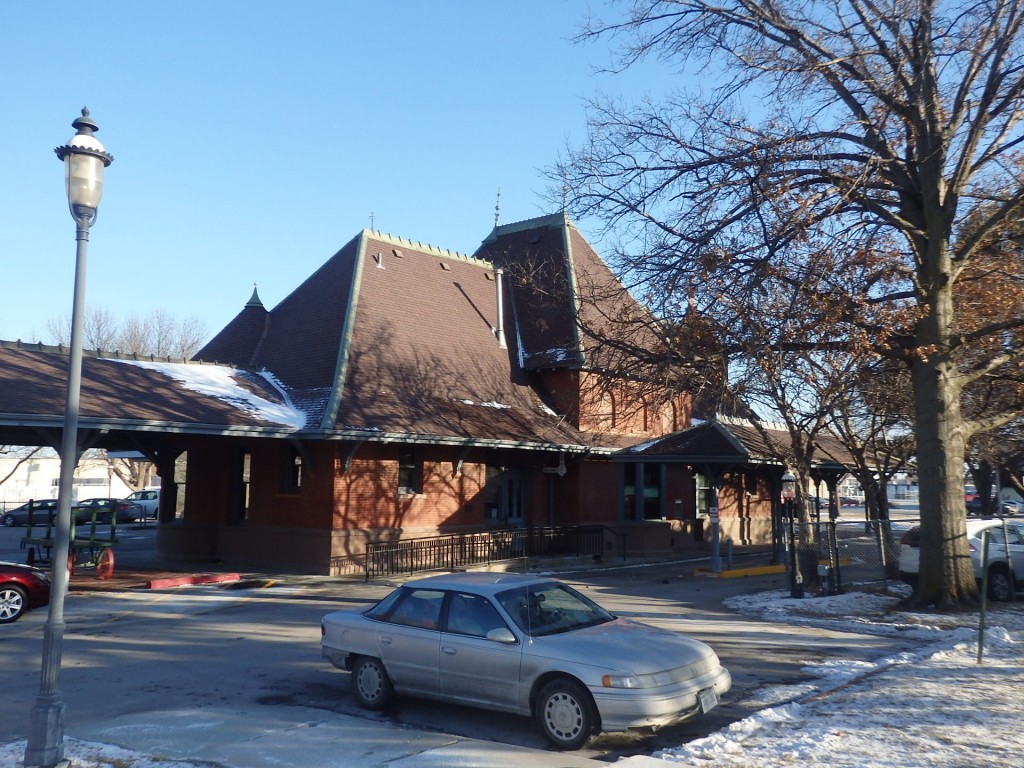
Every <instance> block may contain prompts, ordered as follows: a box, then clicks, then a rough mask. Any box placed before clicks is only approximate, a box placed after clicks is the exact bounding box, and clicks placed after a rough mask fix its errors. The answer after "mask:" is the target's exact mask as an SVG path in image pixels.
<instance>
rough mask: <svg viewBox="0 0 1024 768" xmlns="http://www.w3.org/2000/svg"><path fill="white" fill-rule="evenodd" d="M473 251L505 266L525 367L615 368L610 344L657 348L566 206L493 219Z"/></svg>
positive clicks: (644, 317)
mask: <svg viewBox="0 0 1024 768" xmlns="http://www.w3.org/2000/svg"><path fill="white" fill-rule="evenodd" d="M476 255H477V256H478V257H479V258H484V259H487V260H489V261H492V262H493V263H494V264H496V265H498V266H501V267H503V268H505V269H506V270H507V271H508V275H509V286H510V292H511V304H512V307H511V309H512V317H513V321H514V330H515V334H516V336H517V338H518V339H519V341H520V343H521V346H522V364H523V367H524V368H526V369H527V370H540V369H545V368H549V369H550V368H568V369H581V368H605V369H608V370H615V369H617V368H622V366H620V365H619V363H620V362H621V361H616V360H613V359H611V358H610V357H609V355H610V354H613V353H614V350H615V349H616V348H621V347H622V346H624V345H625V346H628V345H630V344H634V345H636V348H639V349H654V348H655V347H654V344H655V343H656V340H654V339H652V338H651V337H650V334H649V330H648V328H649V325H648V323H649V322H650V320H651V318H650V316H649V315H648V314H647V313H646V312H645V310H644V309H643V308H642V307H641V306H640V305H639V304H638V303H637V302H636V301H635V300H634V299H633V297H632V296H631V295H630V294H629V292H628V291H627V290H626V288H625V286H623V285H622V283H621V282H620V281H619V280H618V278H616V277H615V275H614V274H613V273H612V271H611V270H610V269H609V268H608V266H607V264H605V263H604V261H603V260H602V259H601V257H600V256H599V255H598V254H597V252H596V251H595V250H594V249H593V248H592V247H591V245H590V243H588V242H587V240H586V238H584V237H583V235H582V234H580V232H579V230H578V229H576V227H575V225H574V224H573V223H572V222H571V221H570V220H569V218H568V217H567V216H566V215H565V214H564V213H557V214H552V215H549V216H541V217H539V218H535V219H529V220H527V221H521V222H517V223H514V224H507V225H502V226H496V227H495V228H494V230H493V231H492V232H491V234H490V235H489V236H488V237H487V239H485V240H484V242H483V244H482V245H481V246H480V248H479V249H478V250H477V252H476ZM609 339H613V340H616V341H617V342H622V343H619V344H608V343H606V341H607V340H609Z"/></svg>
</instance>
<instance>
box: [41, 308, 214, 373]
mask: <svg viewBox="0 0 1024 768" xmlns="http://www.w3.org/2000/svg"><path fill="white" fill-rule="evenodd" d="M47 329H48V331H49V333H50V336H51V340H52V341H53V343H60V344H67V343H68V340H69V339H70V337H71V322H70V320H69V319H64V318H51V319H50V321H49V323H48V324H47ZM83 332H84V336H85V338H84V344H85V346H86V347H87V348H88V349H96V350H102V351H106V352H113V351H118V352H123V353H125V354H129V355H156V356H158V357H173V358H181V359H185V360H187V359H189V358H190V357H192V356H193V355H194V354H195V353H196V352H198V351H199V349H200V348H201V347H202V346H203V341H204V339H205V337H206V325H205V324H204V323H203V321H202V320H200V319H199V318H198V317H195V316H187V317H183V318H178V317H176V316H174V315H173V314H171V313H170V312H167V311H166V310H162V309H156V310H153V311H151V312H150V313H149V314H148V315H130V316H128V317H127V318H126V319H125V320H124V321H123V322H121V323H120V324H118V323H117V321H116V320H115V319H114V317H113V315H112V314H111V313H110V312H109V311H108V310H106V309H104V308H102V307H96V308H90V309H89V310H87V312H86V316H85V327H84V329H83Z"/></svg>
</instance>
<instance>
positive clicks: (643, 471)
mask: <svg viewBox="0 0 1024 768" xmlns="http://www.w3.org/2000/svg"><path fill="white" fill-rule="evenodd" d="M663 469H664V465H662V464H625V465H623V470H624V475H623V481H622V511H623V515H624V517H625V519H626V520H660V519H661V518H662V517H664V516H665V512H664V510H663V509H662V497H663V496H664V492H663V490H662V485H663Z"/></svg>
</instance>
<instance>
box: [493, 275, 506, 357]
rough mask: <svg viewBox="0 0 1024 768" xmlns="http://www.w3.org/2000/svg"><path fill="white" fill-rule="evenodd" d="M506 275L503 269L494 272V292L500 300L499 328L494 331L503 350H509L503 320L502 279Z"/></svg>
mask: <svg viewBox="0 0 1024 768" xmlns="http://www.w3.org/2000/svg"><path fill="white" fill-rule="evenodd" d="M504 274H505V270H503V269H502V268H501V267H498V268H497V269H496V270H494V289H495V291H494V292H495V295H496V296H497V299H498V327H497V328H495V329H494V335H495V336H497V338H498V346H499V347H501V348H502V349H507V345H506V343H505V322H504V319H503V318H502V315H503V314H504V308H503V307H502V302H501V282H502V281H501V278H502V276H503V275H504Z"/></svg>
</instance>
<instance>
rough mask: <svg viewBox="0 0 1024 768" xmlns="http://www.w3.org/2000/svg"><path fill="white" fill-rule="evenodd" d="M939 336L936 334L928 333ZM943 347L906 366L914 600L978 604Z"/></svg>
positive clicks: (956, 402) (953, 390)
mask: <svg viewBox="0 0 1024 768" xmlns="http://www.w3.org/2000/svg"><path fill="white" fill-rule="evenodd" d="M921 325H922V329H921V333H920V336H924V337H927V336H929V335H931V334H930V333H929V326H931V329H930V330H931V331H938V327H939V326H941V321H940V320H939V319H937V318H934V317H926V318H925V319H924V320H923V321H922V323H921ZM947 327H948V326H947ZM942 335H943V334H941V333H935V335H934V336H933V338H941V336H942ZM920 336H919V338H920ZM943 347H944V345H941V344H936V345H932V346H931V349H938V350H939V351H936V352H935V353H934V354H929V355H928V356H927V357H926V358H925V359H922V360H918V361H916V362H915V363H914V364H913V365H912V366H911V374H912V379H913V383H914V401H915V405H914V407H915V415H916V425H915V434H916V437H917V469H918V477H919V478H920V481H921V487H920V508H921V550H920V566H919V574H918V584H917V591H916V594H915V598H914V599H915V602H916V603H917V605H918V606H919V607H931V606H935V607H937V608H958V607H963V606H966V605H973V604H975V603H977V600H978V589H977V584H976V583H975V579H974V571H973V569H972V567H971V559H970V553H969V551H968V546H967V526H966V510H965V508H964V481H963V478H964V445H965V438H964V432H963V419H962V417H961V414H960V385H959V383H958V381H957V378H956V376H957V370H956V365H955V363H954V362H953V361H952V359H951V358H950V357H949V356H948V355H947V354H944V353H943V352H942V351H941V350H942V349H943ZM918 348H919V349H929V345H928V344H921V345H920V346H919V347H918Z"/></svg>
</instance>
